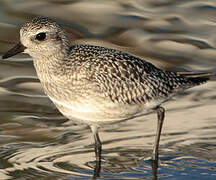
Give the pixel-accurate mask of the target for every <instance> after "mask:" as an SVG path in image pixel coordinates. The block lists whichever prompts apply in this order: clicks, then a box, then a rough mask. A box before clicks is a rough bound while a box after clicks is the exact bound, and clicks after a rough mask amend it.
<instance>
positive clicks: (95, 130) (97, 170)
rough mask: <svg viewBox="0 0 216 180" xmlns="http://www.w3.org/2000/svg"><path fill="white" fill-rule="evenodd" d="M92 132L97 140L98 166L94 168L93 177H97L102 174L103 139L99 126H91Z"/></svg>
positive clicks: (96, 154)
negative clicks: (99, 132)
mask: <svg viewBox="0 0 216 180" xmlns="http://www.w3.org/2000/svg"><path fill="white" fill-rule="evenodd" d="M91 130H92V133H93V135H94V140H95V156H96V166H95V169H94V175H93V177H92V179H96V178H97V177H99V176H100V170H101V149H102V145H101V141H100V138H99V135H98V129H97V126H91Z"/></svg>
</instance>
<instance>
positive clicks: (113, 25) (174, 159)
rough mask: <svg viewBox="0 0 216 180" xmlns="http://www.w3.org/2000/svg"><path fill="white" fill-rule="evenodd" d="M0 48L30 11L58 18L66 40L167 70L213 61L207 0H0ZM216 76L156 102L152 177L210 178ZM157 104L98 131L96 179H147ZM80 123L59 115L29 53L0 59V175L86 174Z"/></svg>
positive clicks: (89, 159) (88, 146) (85, 137)
mask: <svg viewBox="0 0 216 180" xmlns="http://www.w3.org/2000/svg"><path fill="white" fill-rule="evenodd" d="M0 10H1V11H0V53H1V54H2V53H4V52H6V51H7V50H8V49H9V48H10V47H11V46H12V45H13V44H15V43H16V42H17V41H18V35H19V27H20V25H21V24H23V23H24V22H25V21H26V20H27V19H31V18H32V17H34V16H36V15H44V16H49V17H51V18H55V19H57V20H58V21H59V22H61V23H62V24H63V25H64V27H65V28H66V29H67V31H68V32H69V34H70V39H71V42H72V43H73V44H77V43H89V44H98V45H103V46H106V47H112V48H117V49H121V50H124V51H127V52H130V53H132V54H135V55H136V56H140V57H142V58H145V59H147V60H148V61H150V62H152V63H154V64H155V65H157V66H159V67H161V68H164V69H168V70H173V71H182V70H193V71H211V72H215V70H216V68H215V67H216V61H215V57H216V49H215V48H216V33H215V32H216V20H215V17H216V2H215V1H214V0H202V1H201V0H196V1H193V0H188V1H178V0H146V1H142V0H118V1H116V0H115V1H114V0H113V1H112V0H111V1H96V0H92V1H81V0H80V1H72V0H65V1H58V0H55V1H48V0H47V1H33V0H29V1H23V0H2V1H1V2H0ZM215 88H216V82H215V80H214V79H212V80H211V81H210V82H209V83H207V84H204V85H201V86H199V87H195V88H192V89H190V90H187V91H185V92H182V93H181V94H179V95H178V96H176V98H175V99H173V100H171V101H169V102H167V103H166V104H164V107H165V108H166V110H167V111H166V119H165V124H164V128H163V135H162V137H161V146H160V162H159V167H158V170H157V173H158V179H170V180H171V179H176V180H183V179H184V180H185V179H199V180H204V179H208V180H211V179H216V134H215V131H216V124H215V119H216V113H215V108H216V104H215V98H216V92H215ZM155 130H156V114H150V115H147V116H144V117H139V118H136V119H133V120H130V121H127V122H124V123H121V124H116V125H113V126H110V127H104V128H102V130H101V131H100V136H101V140H102V142H103V152H102V156H103V157H102V168H101V173H100V178H97V179H152V178H153V177H154V173H155V172H154V168H152V166H151V163H150V161H149V157H150V156H151V152H152V146H153V143H154V136H155ZM93 143H94V141H93V138H92V137H91V134H90V130H89V128H88V127H86V126H77V125H74V124H71V123H70V122H68V121H67V119H65V118H64V117H63V116H62V115H61V114H60V113H59V112H58V110H56V108H55V106H54V105H53V104H52V103H51V101H50V100H49V99H48V98H47V97H46V96H45V95H44V94H43V92H42V90H41V86H40V83H39V81H38V79H37V77H36V74H35V71H34V68H33V65H32V61H31V58H30V57H29V56H27V55H17V56H15V57H13V58H11V59H10V60H7V61H0V179H1V180H7V179H17V180H28V179H39V180H48V179H53V180H59V179H61V180H71V179H91V178H92V177H93V175H94V168H95V166H96V164H95V157H94V148H93Z"/></svg>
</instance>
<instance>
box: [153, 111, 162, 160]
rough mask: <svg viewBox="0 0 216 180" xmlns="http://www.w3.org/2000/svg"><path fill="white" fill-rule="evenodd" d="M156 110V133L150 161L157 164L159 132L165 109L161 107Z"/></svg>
mask: <svg viewBox="0 0 216 180" xmlns="http://www.w3.org/2000/svg"><path fill="white" fill-rule="evenodd" d="M156 110H157V117H158V124H157V132H156V136H155V144H154V148H153V152H152V161H155V162H158V148H159V142H160V135H161V130H162V126H163V121H164V116H165V109H164V108H163V107H158V108H157V109H156Z"/></svg>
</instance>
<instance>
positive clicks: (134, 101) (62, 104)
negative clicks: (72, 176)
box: [3, 17, 208, 168]
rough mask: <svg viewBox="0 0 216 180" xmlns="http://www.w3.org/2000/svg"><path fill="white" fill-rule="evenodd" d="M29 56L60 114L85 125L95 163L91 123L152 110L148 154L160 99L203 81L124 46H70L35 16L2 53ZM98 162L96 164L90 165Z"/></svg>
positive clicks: (57, 30) (160, 118) (53, 24)
mask: <svg viewBox="0 0 216 180" xmlns="http://www.w3.org/2000/svg"><path fill="white" fill-rule="evenodd" d="M23 51H24V52H26V53H28V54H30V55H31V56H32V57H33V61H34V66H35V69H36V71H37V75H38V77H39V79H40V82H41V84H42V87H43V89H44V92H45V93H46V94H47V95H48V96H49V98H50V99H51V100H52V101H53V103H54V104H55V105H56V106H57V108H58V109H59V111H60V112H62V114H63V115H65V116H66V117H68V118H69V119H72V120H77V121H78V122H79V123H80V122H81V123H83V122H84V123H87V124H89V125H90V127H91V130H92V132H93V134H94V139H95V153H96V160H97V163H100V159H101V146H102V145H101V142H100V139H99V136H98V132H97V126H98V125H101V124H106V123H111V122H116V121H120V120H125V119H130V118H133V117H135V116H139V115H143V114H145V113H148V112H151V111H156V112H157V115H158V125H157V131H156V138H155V144H154V148H153V153H152V160H154V161H156V162H157V160H158V147H159V140H160V134H161V130H162V125H163V120H164V114H165V110H164V108H162V107H160V105H161V103H163V102H164V101H166V100H168V99H169V98H171V97H172V96H173V95H175V94H176V93H177V92H178V91H181V90H183V89H186V88H190V87H193V86H196V85H199V84H201V83H203V82H206V80H207V79H208V78H207V77H205V75H204V76H203V77H192V76H190V77H185V76H184V75H181V74H178V73H174V72H168V71H165V70H161V69H159V68H157V67H155V66H154V65H152V64H151V63H148V62H146V61H145V60H143V59H140V58H138V57H135V56H132V55H129V54H127V53H125V52H122V51H118V50H114V49H109V48H105V47H100V46H92V45H75V46H70V44H69V40H68V38H67V35H66V32H65V31H64V30H63V28H62V27H61V26H60V25H58V24H57V23H56V22H55V21H53V20H50V19H48V18H44V17H37V18H35V19H33V20H32V21H30V22H27V23H26V24H25V25H24V26H23V27H22V28H21V30H20V43H18V44H17V45H16V46H15V47H14V48H12V49H11V50H9V51H8V52H7V53H6V54H5V55H3V59H6V58H8V57H11V56H13V55H15V54H17V53H20V52H23ZM96 167H99V168H100V165H98V164H97V165H96Z"/></svg>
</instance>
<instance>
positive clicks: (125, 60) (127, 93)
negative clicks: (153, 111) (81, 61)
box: [92, 52, 182, 104]
mask: <svg viewBox="0 0 216 180" xmlns="http://www.w3.org/2000/svg"><path fill="white" fill-rule="evenodd" d="M94 60H95V62H96V63H95V64H94V66H95V67H94V68H92V69H96V70H95V72H94V73H93V74H94V80H95V82H96V83H97V86H98V87H99V88H100V91H101V93H103V94H104V95H105V96H107V97H109V98H110V99H111V100H112V101H113V102H118V103H123V104H137V103H142V104H143V103H146V102H149V101H151V100H153V99H154V100H156V99H162V98H165V99H167V98H168V97H170V96H171V95H172V93H173V92H174V91H175V88H177V87H178V83H177V81H178V79H179V78H182V77H181V76H179V75H177V74H175V73H169V72H166V73H165V71H163V70H160V69H158V68H156V67H155V66H154V65H152V64H150V63H148V62H146V61H144V60H141V59H138V58H136V57H134V56H131V55H128V54H125V53H124V54H123V53H121V52H115V53H112V54H110V53H109V54H106V53H105V54H101V55H99V56H97V58H96V59H94ZM174 77H175V80H176V82H175V83H174ZM177 77H178V78H177Z"/></svg>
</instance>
